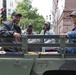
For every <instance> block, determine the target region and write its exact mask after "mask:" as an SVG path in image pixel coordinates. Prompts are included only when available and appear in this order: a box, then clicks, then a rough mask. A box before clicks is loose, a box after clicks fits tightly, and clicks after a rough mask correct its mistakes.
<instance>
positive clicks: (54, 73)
mask: <svg viewBox="0 0 76 75" xmlns="http://www.w3.org/2000/svg"><path fill="white" fill-rule="evenodd" d="M62 74H63V75H69V74H71V75H74V74H76V71H75V70H50V71H46V72H44V73H43V75H62Z"/></svg>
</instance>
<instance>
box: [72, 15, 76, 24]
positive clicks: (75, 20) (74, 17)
mask: <svg viewBox="0 0 76 75" xmlns="http://www.w3.org/2000/svg"><path fill="white" fill-rule="evenodd" d="M72 20H73V22H74V24H76V16H73V17H72Z"/></svg>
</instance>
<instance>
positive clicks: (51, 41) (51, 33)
mask: <svg viewBox="0 0 76 75" xmlns="http://www.w3.org/2000/svg"><path fill="white" fill-rule="evenodd" d="M49 35H55V33H54V32H53V31H52V30H50V31H49ZM45 43H55V39H48V40H47V41H46V42H45Z"/></svg>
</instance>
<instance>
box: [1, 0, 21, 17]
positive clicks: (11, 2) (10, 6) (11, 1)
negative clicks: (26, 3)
mask: <svg viewBox="0 0 76 75" xmlns="http://www.w3.org/2000/svg"><path fill="white" fill-rule="evenodd" d="M21 1H22V0H6V10H7V11H6V12H7V17H8V16H10V15H11V13H12V12H13V11H14V10H15V8H16V6H17V2H21ZM1 8H3V0H0V9H1Z"/></svg>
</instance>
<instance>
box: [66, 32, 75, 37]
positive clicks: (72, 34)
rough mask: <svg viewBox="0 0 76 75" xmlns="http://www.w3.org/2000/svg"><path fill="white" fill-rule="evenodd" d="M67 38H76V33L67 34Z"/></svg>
mask: <svg viewBox="0 0 76 75" xmlns="http://www.w3.org/2000/svg"><path fill="white" fill-rule="evenodd" d="M66 35H67V37H76V31H69V32H67V33H66Z"/></svg>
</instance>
